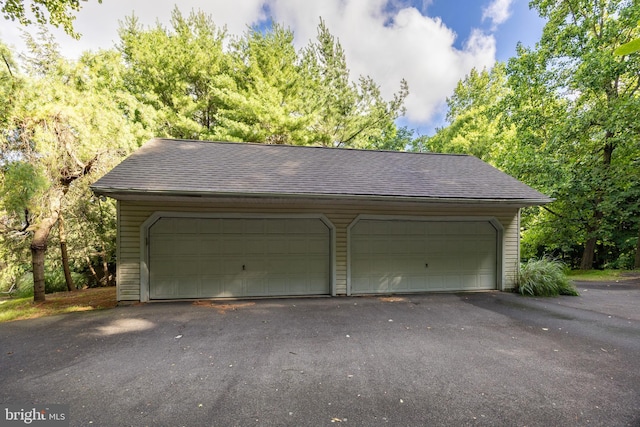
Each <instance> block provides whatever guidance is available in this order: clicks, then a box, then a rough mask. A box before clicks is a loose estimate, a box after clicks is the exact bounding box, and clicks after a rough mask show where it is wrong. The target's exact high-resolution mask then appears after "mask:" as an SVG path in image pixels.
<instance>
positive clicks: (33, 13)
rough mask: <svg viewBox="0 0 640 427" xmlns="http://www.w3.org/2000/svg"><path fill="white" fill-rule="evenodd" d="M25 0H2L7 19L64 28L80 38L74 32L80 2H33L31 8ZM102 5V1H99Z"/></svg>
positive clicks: (41, 0)
mask: <svg viewBox="0 0 640 427" xmlns="http://www.w3.org/2000/svg"><path fill="white" fill-rule="evenodd" d="M25 3H26V1H25V0H2V1H0V6H2V8H1V9H0V10H2V14H3V15H4V18H5V19H11V20H12V21H15V20H17V21H18V22H20V24H22V25H32V24H34V23H38V24H41V25H44V24H47V23H49V24H51V25H53V26H55V27H62V28H63V29H64V30H65V32H66V33H67V34H69V35H70V36H73V37H75V38H78V37H79V35H78V34H77V33H76V32H75V31H74V30H73V20H74V19H75V16H74V15H73V13H74V12H77V11H79V10H80V0H31V1H29V2H28V5H29V8H28V9H27V8H26V7H25ZM98 3H102V0H98Z"/></svg>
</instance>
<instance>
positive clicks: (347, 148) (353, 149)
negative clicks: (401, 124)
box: [152, 137, 477, 158]
mask: <svg viewBox="0 0 640 427" xmlns="http://www.w3.org/2000/svg"><path fill="white" fill-rule="evenodd" d="M152 141H167V142H169V141H172V142H197V143H202V144H228V145H252V146H264V147H282V148H315V149H324V150H341V151H357V152H371V153H402V154H422V155H430V156H458V157H475V158H477V157H476V156H474V155H472V154H464V153H435V152H432V151H427V152H424V151H400V150H382V149H373V150H372V149H367V148H353V147H325V146H323V145H292V144H267V143H264V142H240V141H210V140H204V139H184V138H162V137H158V138H153V139H152Z"/></svg>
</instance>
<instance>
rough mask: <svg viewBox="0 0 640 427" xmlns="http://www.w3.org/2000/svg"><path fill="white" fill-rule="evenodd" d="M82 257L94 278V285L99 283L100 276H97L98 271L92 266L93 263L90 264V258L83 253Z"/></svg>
mask: <svg viewBox="0 0 640 427" xmlns="http://www.w3.org/2000/svg"><path fill="white" fill-rule="evenodd" d="M84 258H85V259H86V260H87V266H88V267H89V271H90V272H91V275H92V276H93V278H94V279H95V280H96V285H99V284H100V278H99V277H98V273H97V272H96V269H95V268H93V265H92V264H91V258H89V257H88V256H87V255H85V257H84Z"/></svg>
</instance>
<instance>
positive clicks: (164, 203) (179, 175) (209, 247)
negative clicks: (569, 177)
mask: <svg viewBox="0 0 640 427" xmlns="http://www.w3.org/2000/svg"><path fill="white" fill-rule="evenodd" d="M92 190H93V191H94V193H96V194H98V195H104V196H108V197H112V198H114V199H116V200H117V215H118V218H117V220H118V232H117V286H118V300H119V301H153V300H167V299H202V298H251V297H278V296H303V295H333V296H336V295H363V294H397V293H415V292H432V291H449V292H458V291H477V290H489V289H498V290H507V289H510V288H513V287H514V286H515V285H516V280H517V277H516V272H517V268H518V263H519V229H520V209H521V208H522V207H525V206H535V205H541V204H544V203H548V202H550V201H551V199H550V198H548V197H547V196H545V195H543V194H541V193H539V192H538V191H536V190H534V189H532V188H531V187H529V186H527V185H525V184H523V183H522V182H520V181H518V180H516V179H514V178H512V177H510V176H508V175H506V174H504V173H503V172H501V171H499V170H497V169H495V168H493V167H492V166H490V165H488V164H487V163H484V162H483V161H481V160H479V159H477V158H475V157H472V156H466V155H451V154H433V153H407V152H396V151H369V150H352V149H338V148H324V147H300V146H286V145H265V144H250V143H229V142H206V141H188V140H171V139H154V140H152V141H149V142H148V143H146V144H145V145H143V146H142V147H141V148H140V149H139V150H137V151H136V152H135V153H133V154H132V155H131V156H129V157H128V158H126V159H125V160H124V161H123V162H122V163H120V164H119V165H118V166H116V167H115V168H114V169H113V170H111V171H110V172H109V173H107V174H106V175H105V176H104V177H102V178H101V179H99V180H98V181H97V182H95V183H94V184H93V185H92Z"/></svg>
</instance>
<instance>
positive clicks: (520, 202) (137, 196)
mask: <svg viewBox="0 0 640 427" xmlns="http://www.w3.org/2000/svg"><path fill="white" fill-rule="evenodd" d="M91 190H92V191H93V192H94V193H95V194H97V195H99V196H106V197H111V198H113V199H116V200H140V201H142V200H144V199H147V200H151V199H154V200H157V199H161V198H176V197H177V198H199V199H219V198H240V199H242V198H253V199H255V198H262V199H283V198H284V199H316V200H317V199H342V200H345V199H350V200H360V201H365V200H366V201H399V202H422V203H425V202H430V203H445V204H448V203H453V204H473V205H477V204H491V205H496V204H499V205H505V206H518V207H528V206H540V205H545V204H547V203H551V202H553V201H554V200H555V199H551V198H522V199H519V198H466V197H423V196H394V195H376V194H332V193H327V194H325V193H248V192H243V193H242V192H210V191H175V190H139V189H120V188H118V189H116V188H105V187H94V186H91Z"/></svg>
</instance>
